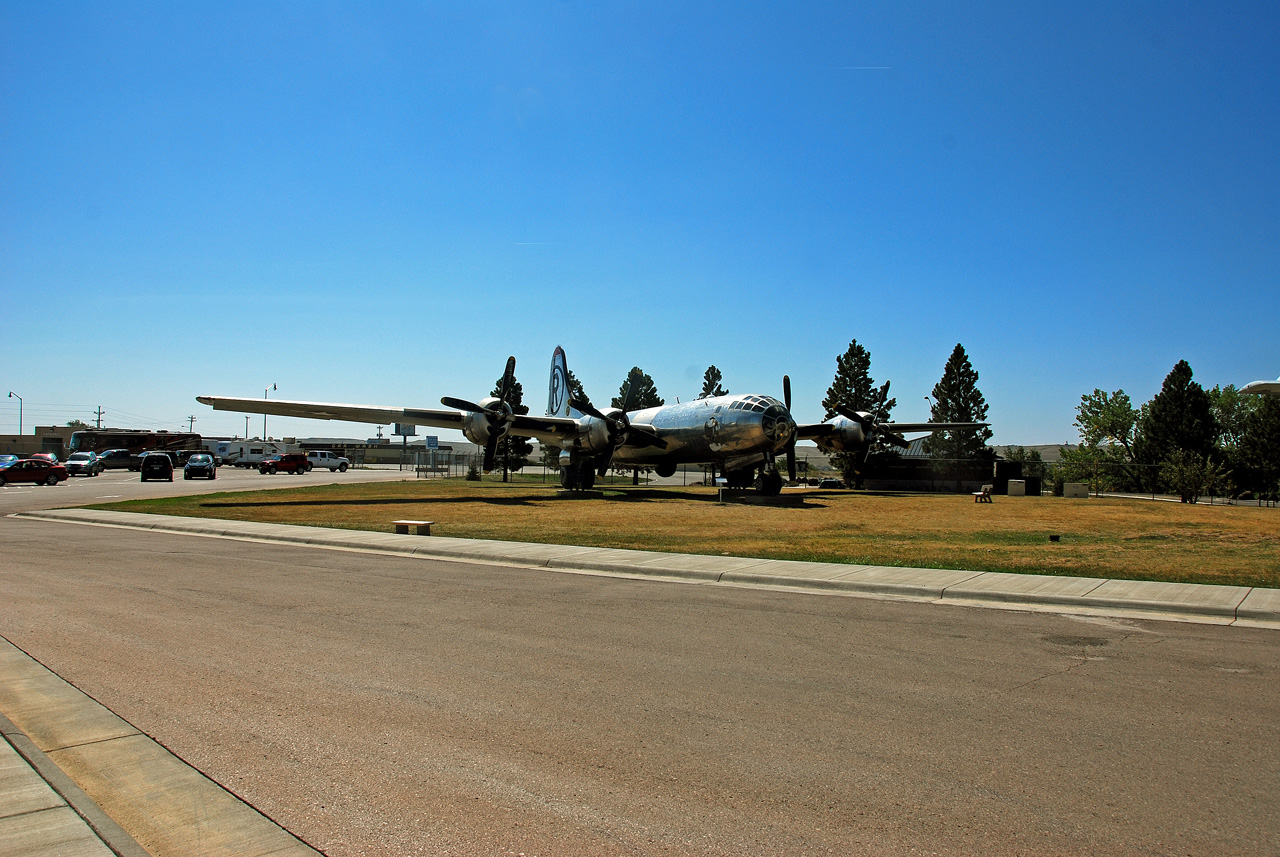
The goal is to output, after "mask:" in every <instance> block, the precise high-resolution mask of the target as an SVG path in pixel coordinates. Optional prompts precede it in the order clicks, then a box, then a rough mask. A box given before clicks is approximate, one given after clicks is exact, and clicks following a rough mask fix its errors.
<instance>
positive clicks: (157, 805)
mask: <svg viewBox="0 0 1280 857" xmlns="http://www.w3.org/2000/svg"><path fill="white" fill-rule="evenodd" d="M0 732H3V735H4V741H0V855H3V857H78V855H86V857H109V855H113V854H115V855H120V857H146V855H157V857H168V855H173V857H179V855H210V857H212V855H227V857H230V855H243V857H267V855H270V856H271V857H304V855H315V854H317V853H319V852H317V851H315V850H314V849H312V848H310V847H309V846H308V845H306V844H305V843H303V842H301V841H300V840H299V839H297V838H296V837H294V836H293V835H292V834H290V833H289V832H288V831H286V830H284V829H283V828H281V827H280V826H279V825H277V824H276V823H275V822H273V821H272V820H271V819H269V818H267V817H265V816H263V815H262V814H261V813H259V812H258V811H257V810H256V809H254V808H253V807H251V806H249V805H248V804H246V803H244V802H243V801H241V800H240V799H239V798H238V797H236V796H235V795H233V794H231V793H230V792H228V791H226V790H225V789H223V788H222V787H221V786H219V785H218V784H217V783H215V782H213V781H212V780H210V779H208V778H207V777H205V776H204V775H203V774H201V773H200V772H199V771H197V770H196V769H194V768H192V767H191V766H190V765H188V764H187V763H186V762H184V761H182V760H181V759H179V758H178V757H177V756H174V755H173V754H172V753H170V752H169V751H168V750H167V749H165V748H164V747H162V746H161V745H159V744H157V743H156V742H155V741H153V740H152V739H151V738H149V737H148V736H146V735H143V734H142V733H141V732H139V731H138V730H137V729H135V728H134V727H133V726H132V725H130V724H129V723H127V722H125V721H124V720H122V719H120V718H119V717H117V716H116V715H115V714H113V713H112V712H110V711H109V710H107V709H106V708H104V707H103V706H102V705H100V704H99V703H98V702H96V701H94V700H93V699H91V698H90V697H88V696H86V695H85V694H83V693H81V692H80V691H79V690H77V689H76V688H74V687H72V686H71V685H70V684H68V683H67V682H65V681H63V680H62V679H61V678H59V677H58V676H56V675H54V674H53V673H52V672H50V671H49V670H47V669H45V667H44V666H42V665H41V664H39V663H38V662H36V661H35V660H34V659H33V658H31V657H30V656H29V655H27V654H26V652H23V651H22V650H21V649H19V648H18V647H16V646H14V645H13V644H12V643H10V642H9V641H8V640H5V639H3V638H0ZM144 846H145V847H144Z"/></svg>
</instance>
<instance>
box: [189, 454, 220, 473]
mask: <svg viewBox="0 0 1280 857" xmlns="http://www.w3.org/2000/svg"><path fill="white" fill-rule="evenodd" d="M197 476H200V477H203V478H205V479H217V478H218V465H217V464H216V463H215V462H214V460H213V456H212V455H210V454H209V453H207V452H197V453H194V454H193V455H191V456H190V457H188V458H187V463H186V464H184V465H182V478H183V479H194V478H195V477H197Z"/></svg>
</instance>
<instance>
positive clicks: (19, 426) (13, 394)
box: [9, 390, 22, 434]
mask: <svg viewBox="0 0 1280 857" xmlns="http://www.w3.org/2000/svg"><path fill="white" fill-rule="evenodd" d="M9 398H10V399H17V400H18V434H22V397H21V396H19V395H18V394H17V393H15V392H13V390H10V391H9Z"/></svg>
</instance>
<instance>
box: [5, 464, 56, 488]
mask: <svg viewBox="0 0 1280 857" xmlns="http://www.w3.org/2000/svg"><path fill="white" fill-rule="evenodd" d="M66 481H67V468H65V467H63V466H62V465H61V464H58V463H57V462H54V461H49V460H47V459H44V458H24V459H22V460H21V461H15V462H14V463H13V464H10V465H9V466H8V467H6V468H5V469H4V470H0V485H4V484H5V483H7V482H34V483H35V484H37V485H57V484H58V483H59V482H66Z"/></svg>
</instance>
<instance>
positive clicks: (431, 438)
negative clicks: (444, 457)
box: [427, 434, 440, 449]
mask: <svg viewBox="0 0 1280 857" xmlns="http://www.w3.org/2000/svg"><path fill="white" fill-rule="evenodd" d="M439 448H440V438H438V437H436V436H435V435H433V434H429V435H427V449H439Z"/></svg>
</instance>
